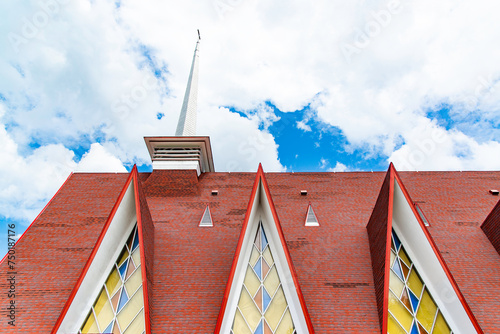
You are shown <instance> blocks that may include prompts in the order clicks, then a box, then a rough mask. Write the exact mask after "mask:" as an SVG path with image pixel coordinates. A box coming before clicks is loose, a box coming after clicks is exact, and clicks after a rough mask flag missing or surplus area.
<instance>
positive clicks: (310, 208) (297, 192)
mask: <svg viewBox="0 0 500 334" xmlns="http://www.w3.org/2000/svg"><path fill="white" fill-rule="evenodd" d="M199 43H200V40H198V42H197V44H196V48H195V52H194V57H193V62H192V67H191V71H190V74H189V79H188V84H187V89H186V94H185V97H184V101H183V106H182V109H181V114H180V118H179V122H178V126H177V130H176V134H175V136H167V137H145V144H146V147H147V149H148V151H149V153H150V156H151V160H152V166H153V168H152V172H138V170H137V168H136V167H135V166H134V168H133V169H132V170H131V172H130V173H73V174H71V175H70V176H69V177H68V179H67V180H66V181H65V183H64V184H63V185H62V186H61V188H60V189H59V191H58V192H57V193H56V194H55V196H54V197H53V198H52V199H51V200H50V201H49V203H48V204H47V205H46V207H45V208H44V209H43V210H42V212H41V213H40V214H39V216H38V217H37V218H36V219H35V220H34V221H33V223H32V224H31V226H30V227H29V228H28V229H27V230H26V232H25V233H24V234H23V235H22V236H21V237H20V238H19V240H18V241H17V243H16V245H15V247H14V250H15V258H16V260H15V267H11V266H10V264H9V260H8V259H7V256H6V257H5V258H4V259H3V260H2V262H1V263H0V305H1V312H0V315H1V316H0V333H75V334H76V333H116V334H117V333H121V334H132V333H138V334H141V333H147V334H150V333H168V334H174V333H179V334H180V333H182V334H186V333H195V334H200V333H216V334H219V333H221V334H312V333H317V334H320V333H321V334H331V333H363V334H367V333H377V334H380V333H383V334H386V333H390V334H444V333H446V334H450V333H453V334H473V333H490V334H495V333H497V334H498V333H500V202H499V195H498V194H499V191H498V189H500V171H491V172H478V171H469V172H398V171H397V170H396V168H395V167H394V166H393V165H392V164H390V165H389V166H388V169H387V171H386V172H342V173H326V172H321V173H319V172H318V173H316V172H315V173H266V172H265V166H261V165H259V166H255V170H256V172H253V173H238V172H237V173H233V172H232V173H226V172H216V171H215V168H214V161H213V156H212V150H211V143H210V138H209V137H207V136H197V135H196V100H197V82H198V57H199V55H198V54H199ZM13 269H15V270H13ZM12 277H14V286H15V296H12V294H9V293H8V291H9V289H10V287H11V286H12ZM12 305H13V306H12Z"/></svg>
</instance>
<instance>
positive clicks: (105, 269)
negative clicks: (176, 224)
mask: <svg viewBox="0 0 500 334" xmlns="http://www.w3.org/2000/svg"><path fill="white" fill-rule="evenodd" d="M136 223H137V214H136V210H135V196H134V182H130V185H129V187H128V188H127V191H126V192H125V195H124V196H123V198H122V201H121V203H120V204H119V206H118V209H117V210H116V213H115V215H114V217H113V220H112V221H111V223H110V224H109V227H108V230H107V231H106V234H105V235H104V237H103V239H102V242H101V245H100V246H99V249H98V250H97V252H96V254H95V257H94V259H93V261H92V263H91V264H90V267H89V269H88V271H87V273H86V275H85V277H84V278H83V280H82V283H81V285H80V288H79V289H78V291H77V292H76V294H75V297H74V298H73V301H72V303H71V305H70V306H69V308H68V311H67V313H66V315H65V317H64V319H63V321H62V322H61V325H60V326H59V329H58V331H57V333H78V330H79V329H80V327H81V326H82V324H83V322H84V321H85V318H86V317H87V315H88V311H89V310H90V308H91V307H92V305H93V304H94V302H95V300H96V298H97V296H98V294H99V292H101V289H102V287H103V285H104V282H105V281H106V279H107V278H108V276H109V273H110V272H111V269H112V267H113V266H114V264H115V262H116V259H117V258H118V256H119V255H120V252H121V251H122V249H123V245H125V243H126V242H127V239H128V237H129V236H130V233H132V229H133V228H134V226H135V225H136ZM141 265H142V264H141Z"/></svg>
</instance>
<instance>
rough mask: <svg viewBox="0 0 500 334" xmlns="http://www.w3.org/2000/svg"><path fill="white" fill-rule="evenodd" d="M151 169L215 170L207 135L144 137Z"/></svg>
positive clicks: (198, 171) (198, 172)
mask: <svg viewBox="0 0 500 334" xmlns="http://www.w3.org/2000/svg"><path fill="white" fill-rule="evenodd" d="M144 141H145V142H146V146H147V147H148V151H149V155H150V156H151V160H152V162H153V170H159V169H170V170H186V169H188V170H191V169H194V170H196V172H197V174H198V176H199V175H200V174H201V173H205V172H215V167H214V161H213V157H212V147H211V145H210V138H209V137H202V136H196V137H144Z"/></svg>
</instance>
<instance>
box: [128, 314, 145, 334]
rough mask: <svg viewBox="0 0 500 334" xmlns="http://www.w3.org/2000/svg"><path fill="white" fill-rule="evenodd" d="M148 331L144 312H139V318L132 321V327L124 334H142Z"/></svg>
mask: <svg viewBox="0 0 500 334" xmlns="http://www.w3.org/2000/svg"><path fill="white" fill-rule="evenodd" d="M145 329H146V322H145V320H144V310H142V311H141V312H139V314H138V315H137V317H136V318H135V319H134V321H132V323H131V324H130V326H128V328H127V329H126V330H125V332H124V334H136V333H142V332H144V330H145Z"/></svg>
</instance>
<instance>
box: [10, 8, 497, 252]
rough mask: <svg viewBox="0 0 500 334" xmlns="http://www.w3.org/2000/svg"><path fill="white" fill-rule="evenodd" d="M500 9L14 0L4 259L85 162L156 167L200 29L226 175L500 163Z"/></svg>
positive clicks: (209, 108) (205, 88) (206, 121)
mask: <svg viewBox="0 0 500 334" xmlns="http://www.w3.org/2000/svg"><path fill="white" fill-rule="evenodd" d="M499 12H500V4H499V3H497V2H494V1H483V0H463V1H457V0H440V1H438V2H436V1H430V0H419V1H412V0H409V1H403V0H389V1H385V0H382V1H378V0H377V1H368V0H359V1H345V0H315V1H310V0H309V1H306V0H287V1H279V0H277V1H262V0H196V1H195V0H183V1H172V0H161V1H160V0H146V1H138V0H134V1H131V0H128V1H120V0H116V1H106V0H93V1H88V0H33V1H32V0H24V1H2V2H0V38H1V44H0V45H1V47H0V157H1V159H0V175H1V177H0V223H1V225H0V226H2V230H0V238H1V240H0V253H2V254H4V253H5V252H6V249H7V248H6V245H7V233H8V232H7V229H8V227H7V225H8V224H14V225H15V226H16V227H15V229H14V230H15V234H16V235H17V236H19V235H21V234H22V233H23V232H24V231H25V229H26V228H27V227H28V226H29V224H30V223H31V222H32V221H33V219H34V218H35V217H36V216H37V215H38V214H39V213H40V211H41V210H42V209H43V207H44V205H45V204H46V203H47V202H48V201H49V200H50V198H52V196H53V195H54V194H55V193H56V191H57V190H58V189H59V187H60V186H61V185H62V184H63V182H64V181H65V180H66V179H67V177H68V176H69V175H70V173H71V172H126V171H130V170H131V168H132V166H133V165H134V164H137V166H138V167H139V170H140V171H150V170H151V163H150V158H149V155H148V152H147V149H146V146H145V144H144V140H143V137H144V136H156V135H173V134H174V132H175V127H176V123H177V119H178V116H179V113H180V108H181V105H182V99H183V95H184V91H185V87H186V83H187V78H188V75H189V69H190V65H191V61H192V57H193V51H194V47H195V43H196V40H197V38H198V35H197V29H200V32H201V38H202V39H201V44H200V72H199V73H200V77H199V87H198V88H199V91H198V128H197V133H198V134H199V135H208V136H210V137H211V142H212V148H213V155H214V161H215V168H216V171H256V170H257V167H258V164H259V162H260V163H262V164H263V168H264V170H265V171H266V172H301V171H325V172H346V171H372V170H373V171H385V170H387V168H388V166H389V163H390V162H393V163H394V164H395V167H396V168H397V169H398V170H419V171H421V170H499V169H500V130H499V129H500V111H499V106H500V82H499V80H500V61H498V60H499V59H500V43H499V40H500V20H499V19H498V13H499Z"/></svg>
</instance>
